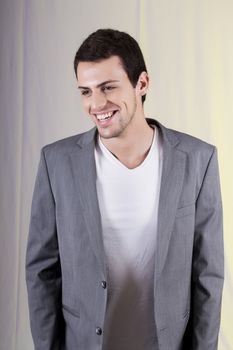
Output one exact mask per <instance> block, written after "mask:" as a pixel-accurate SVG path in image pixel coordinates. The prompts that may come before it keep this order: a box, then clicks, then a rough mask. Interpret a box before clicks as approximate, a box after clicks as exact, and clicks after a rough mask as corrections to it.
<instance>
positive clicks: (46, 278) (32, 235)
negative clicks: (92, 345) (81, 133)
mask: <svg viewBox="0 0 233 350" xmlns="http://www.w3.org/2000/svg"><path fill="white" fill-rule="evenodd" d="M26 282H27V289H28V303H29V313H30V322H31V331H32V336H33V340H34V344H35V350H60V338H61V334H62V328H63V326H62V325H63V317H62V312H61V283H62V280H61V267H60V260H59V249H58V242H57V233H56V219H55V201H54V197H53V194H52V190H51V186H50V181H49V175H48V169H47V165H46V160H45V156H44V152H43V150H42V151H41V158H40V163H39V168H38V173H37V177H36V183H35V188H34V193H33V199H32V208H31V220H30V228H29V237H28V245H27V253H26Z"/></svg>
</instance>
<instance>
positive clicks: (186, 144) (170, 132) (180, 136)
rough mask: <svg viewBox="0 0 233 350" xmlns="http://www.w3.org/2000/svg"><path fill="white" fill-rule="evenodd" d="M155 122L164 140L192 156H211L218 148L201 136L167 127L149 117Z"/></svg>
mask: <svg viewBox="0 0 233 350" xmlns="http://www.w3.org/2000/svg"><path fill="white" fill-rule="evenodd" d="M151 121H152V123H153V124H155V125H156V126H157V128H158V130H159V132H160V134H161V137H162V141H164V142H168V143H169V144H170V145H171V146H173V147H174V148H176V149H177V150H179V151H181V152H184V153H186V154H187V155H190V156H194V157H196V156H198V155H200V154H202V155H205V156H206V157H207V158H208V157H210V156H211V155H212V154H213V152H214V151H215V150H216V147H215V146H214V145H212V144H210V143H208V142H206V141H204V140H201V139H200V138H197V137H195V136H192V135H189V134H187V133H184V132H181V131H177V130H174V129H171V128H167V127H165V126H164V125H162V124H161V123H160V122H158V121H156V120H152V119H149V122H151Z"/></svg>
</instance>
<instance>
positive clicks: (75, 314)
mask: <svg viewBox="0 0 233 350" xmlns="http://www.w3.org/2000/svg"><path fill="white" fill-rule="evenodd" d="M62 309H63V310H65V311H67V312H68V313H69V314H71V315H73V316H74V317H78V318H79V317H80V313H79V312H78V311H77V310H74V309H72V308H70V307H69V306H67V305H65V304H62Z"/></svg>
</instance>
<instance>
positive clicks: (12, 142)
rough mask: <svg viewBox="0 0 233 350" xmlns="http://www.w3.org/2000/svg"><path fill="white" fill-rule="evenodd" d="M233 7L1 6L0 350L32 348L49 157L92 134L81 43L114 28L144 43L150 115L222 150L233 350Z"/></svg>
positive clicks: (42, 0)
mask: <svg viewBox="0 0 233 350" xmlns="http://www.w3.org/2000/svg"><path fill="white" fill-rule="evenodd" d="M232 18H233V2H232V0H222V1H220V0H219V1H218V0H173V1H168V0H163V1H161V0H147V1H139V0H138V1H137V0H128V1H125V0H118V1H109V0H108V1H107V0H99V1H96V2H95V1H89V2H86V1H84V0H78V1H74V0H73V1H72V0H67V1H61V0H56V1H55V0H50V1H46V0H37V1H36V0H35V1H30V0H17V1H13V0H0V49H1V53H0V88H1V89H0V91H1V95H0V108H1V119H0V223H1V224H0V229H1V236H0V349H1V350H29V349H32V348H33V345H32V340H31V335H30V330H29V321H28V309H27V296H26V287H25V273H24V265H25V248H26V239H27V234H28V223H29V214H30V205H31V196H32V190H33V186H34V180H35V174H36V169H37V165H38V160H39V151H40V148H41V147H42V146H43V145H45V144H47V143H50V142H52V141H54V140H57V139H60V138H63V137H66V136H69V135H72V134H76V133H78V132H81V131H84V130H87V129H88V128H89V127H90V126H92V124H91V123H90V121H89V120H88V118H87V117H86V116H85V115H84V113H83V112H82V108H81V105H80V100H79V97H78V92H77V89H76V85H75V76H74V73H73V57H74V54H75V51H76V49H77V48H78V46H79V45H80V43H81V41H82V40H83V39H84V38H85V37H86V36H87V35H88V34H89V33H91V32H92V31H93V30H95V29H97V28H100V27H102V28H106V27H113V28H116V29H120V30H124V31H127V32H129V33H130V34H131V35H133V36H134V37H135V38H136V39H137V40H138V41H139V43H140V45H141V47H142V49H143V52H144V55H145V58H146V61H147V66H148V69H149V73H150V75H151V90H150V93H149V94H148V96H147V102H146V114H147V116H151V117H155V118H158V119H159V120H160V121H161V122H162V123H164V124H165V125H167V126H170V127H173V128H176V129H179V130H181V131H185V132H188V133H191V134H193V135H195V136H197V137H201V138H203V139H205V140H206V141H209V142H211V143H214V144H216V145H217V147H218V150H219V160H220V168H221V178H222V192H223V199H224V209H225V243H226V282H225V290H224V299H223V313H222V327H221V333H220V340H219V349H220V350H230V349H233V338H232V332H231V326H230V325H231V324H232V314H233V302H232V295H233V282H232V280H233V278H232V276H233V264H232V262H233V258H231V255H230V254H231V249H232V242H233V239H232V235H231V227H232V225H233V221H232V220H233V219H232V213H231V210H230V208H231V206H232V200H233V185H232V181H233V180H232V178H233V165H232V161H231V162H230V159H232V149H233V147H232V146H233V142H232V129H233V128H232V126H233V121H232V112H233V108H232V100H233V92H232V91H233V69H232V62H233V45H232V37H233V25H232V23H233V20H232Z"/></svg>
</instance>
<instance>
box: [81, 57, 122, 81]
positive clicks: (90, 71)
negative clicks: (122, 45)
mask: <svg viewBox="0 0 233 350" xmlns="http://www.w3.org/2000/svg"><path fill="white" fill-rule="evenodd" d="M77 79H78V83H79V85H86V86H87V85H92V84H98V83H101V82H102V81H107V80H124V79H128V76H127V74H126V72H125V70H124V68H123V66H122V63H121V60H120V58H119V57H118V56H111V57H110V58H106V59H103V60H100V61H95V62H80V63H79V64H78V68H77Z"/></svg>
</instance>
